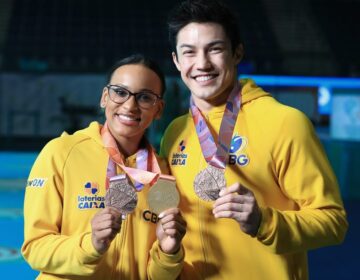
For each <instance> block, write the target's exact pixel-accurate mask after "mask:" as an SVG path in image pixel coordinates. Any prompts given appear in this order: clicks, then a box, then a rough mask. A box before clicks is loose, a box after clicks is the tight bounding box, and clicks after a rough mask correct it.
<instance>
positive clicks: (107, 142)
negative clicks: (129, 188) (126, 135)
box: [101, 122, 161, 191]
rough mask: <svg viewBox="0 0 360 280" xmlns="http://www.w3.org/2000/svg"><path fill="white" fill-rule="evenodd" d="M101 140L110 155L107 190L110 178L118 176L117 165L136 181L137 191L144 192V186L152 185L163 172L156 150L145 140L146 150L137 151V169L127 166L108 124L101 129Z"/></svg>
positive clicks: (107, 170)
mask: <svg viewBox="0 0 360 280" xmlns="http://www.w3.org/2000/svg"><path fill="white" fill-rule="evenodd" d="M101 138H102V140H103V143H104V146H105V148H106V150H107V151H108V153H109V162H108V166H107V169H106V182H105V186H106V189H108V188H109V182H110V178H111V177H113V176H115V175H116V164H117V165H118V166H119V167H120V168H121V169H122V170H123V171H124V172H125V173H126V174H127V175H128V176H129V177H131V178H132V179H133V180H134V181H135V188H136V190H137V191H140V190H142V189H143V187H144V184H150V185H152V184H154V183H155V182H156V181H157V179H158V177H159V175H160V173H161V170H160V167H159V164H158V162H157V160H156V156H155V152H154V149H153V148H152V146H151V145H150V144H149V143H148V142H147V141H146V140H145V139H144V140H145V146H146V148H141V149H139V150H138V151H137V153H136V168H132V167H127V166H125V164H124V158H123V155H122V154H121V153H120V151H119V149H118V146H117V144H116V140H115V138H114V137H113V136H112V134H111V133H110V130H109V128H108V125H107V122H105V124H104V126H103V127H102V128H101ZM148 170H151V171H148Z"/></svg>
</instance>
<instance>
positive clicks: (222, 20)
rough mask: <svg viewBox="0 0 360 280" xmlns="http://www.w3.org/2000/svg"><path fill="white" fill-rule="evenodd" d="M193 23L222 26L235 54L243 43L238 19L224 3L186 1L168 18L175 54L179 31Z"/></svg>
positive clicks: (207, 0)
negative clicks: (209, 23)
mask: <svg viewBox="0 0 360 280" xmlns="http://www.w3.org/2000/svg"><path fill="white" fill-rule="evenodd" d="M191 22H197V23H205V22H213V23H217V24H220V25H221V26H222V27H223V28H224V31H225V34H226V35H227V37H228V38H229V39H230V42H231V48H232V51H233V52H234V51H235V49H236V47H237V46H238V45H239V44H240V43H241V36H240V30H239V26H238V24H237V18H236V16H235V14H234V13H232V11H231V10H230V9H229V7H227V6H226V5H225V4H224V3H223V1H218V0H186V1H183V2H181V3H180V4H178V5H177V6H175V7H174V8H173V10H172V11H171V12H170V14H169V16H168V30H169V40H170V45H171V48H172V50H173V51H174V52H175V53H176V42H177V35H178V33H179V31H180V30H181V29H182V28H183V27H184V26H186V25H187V24H189V23H191Z"/></svg>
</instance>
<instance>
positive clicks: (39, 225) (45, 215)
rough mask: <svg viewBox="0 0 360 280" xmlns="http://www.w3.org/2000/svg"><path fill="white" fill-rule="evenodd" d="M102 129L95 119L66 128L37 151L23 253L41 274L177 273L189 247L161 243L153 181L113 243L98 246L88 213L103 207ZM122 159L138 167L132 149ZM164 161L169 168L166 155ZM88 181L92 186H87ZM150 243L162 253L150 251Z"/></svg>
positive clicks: (43, 276)
mask: <svg viewBox="0 0 360 280" xmlns="http://www.w3.org/2000/svg"><path fill="white" fill-rule="evenodd" d="M100 129H101V126H100V125H99V124H98V123H95V122H94V123H92V124H91V125H90V126H89V127H88V128H86V129H84V130H80V131H78V132H76V133H75V134H74V135H66V134H64V135H62V137H59V138H56V139H54V140H52V141H50V142H49V143H48V144H47V145H46V146H45V147H44V149H43V150H42V151H41V153H40V154H39V156H38V158H37V160H36V162H35V164H34V166H33V168H32V170H31V173H30V176H29V180H28V184H27V188H26V194H25V205H24V218H25V241H24V244H23V246H22V253H23V256H24V258H25V259H26V260H27V261H28V263H29V264H30V265H31V267H32V268H34V269H36V270H39V271H41V273H40V275H39V276H38V279H84V278H83V276H87V277H86V279H106V280H107V279H148V278H150V279H176V277H177V275H178V274H179V273H180V270H181V268H182V259H183V254H184V253H183V250H180V251H179V253H178V254H176V255H166V254H164V253H162V252H161V250H160V249H159V248H158V244H157V242H155V241H156V235H155V229H156V224H155V222H156V218H157V217H156V215H154V214H152V213H151V212H150V211H149V210H148V206H147V202H146V196H147V192H148V190H149V186H145V187H144V189H143V190H142V191H141V192H139V193H138V205H137V208H136V210H135V212H134V213H132V214H130V215H128V216H127V218H126V220H125V221H123V224H122V228H121V232H120V234H118V235H117V236H116V237H115V239H114V240H113V241H112V243H111V246H110V248H109V250H108V251H107V252H106V253H105V254H103V255H100V254H99V253H97V251H96V250H95V249H94V247H93V245H92V242H91V225H90V221H91V219H92V217H93V216H94V214H95V213H96V212H97V211H99V210H101V207H104V196H105V192H106V191H105V179H106V168H107V164H108V160H109V155H108V153H107V151H106V149H105V147H104V146H103V144H102V140H101V136H100ZM125 164H126V165H128V166H130V167H134V166H135V165H136V157H135V155H133V156H131V157H129V158H127V159H126V163H125ZM159 164H160V167H161V169H162V171H163V172H164V173H167V171H168V169H167V167H166V163H165V162H163V161H160V162H159ZM89 182H90V183H91V186H92V189H93V190H94V193H91V192H90V193H89V189H86V188H85V185H86V184H88V183H89ZM86 206H87V208H86ZM96 207H100V208H96ZM154 242H155V243H154ZM151 249H152V250H156V251H157V252H158V254H152V255H151V257H150V250H151ZM159 264H160V265H159ZM148 272H149V275H147V273H148ZM56 275H59V276H56ZM164 276H166V278H165V277H164Z"/></svg>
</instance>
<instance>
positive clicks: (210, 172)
mask: <svg viewBox="0 0 360 280" xmlns="http://www.w3.org/2000/svg"><path fill="white" fill-rule="evenodd" d="M223 188H226V180H225V175H224V171H223V169H220V168H217V167H215V166H212V165H210V164H209V165H208V166H207V167H206V168H205V169H204V170H202V171H200V172H199V174H197V175H196V177H195V180H194V190H195V193H196V195H197V196H198V197H199V198H200V199H202V200H205V201H213V200H216V199H218V198H219V192H220V191H221V189H223Z"/></svg>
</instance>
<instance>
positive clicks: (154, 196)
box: [147, 177, 180, 215]
mask: <svg viewBox="0 0 360 280" xmlns="http://www.w3.org/2000/svg"><path fill="white" fill-rule="evenodd" d="M147 201H148V205H149V208H150V210H151V212H153V213H155V214H157V215H159V214H160V213H161V212H162V211H164V210H166V209H169V208H174V207H177V206H178V205H179V201H180V197H179V193H178V191H177V189H176V182H175V181H174V180H167V179H163V178H161V177H160V178H159V180H158V181H157V182H156V183H155V185H153V186H152V187H151V188H150V190H149V193H148V197H147Z"/></svg>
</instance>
